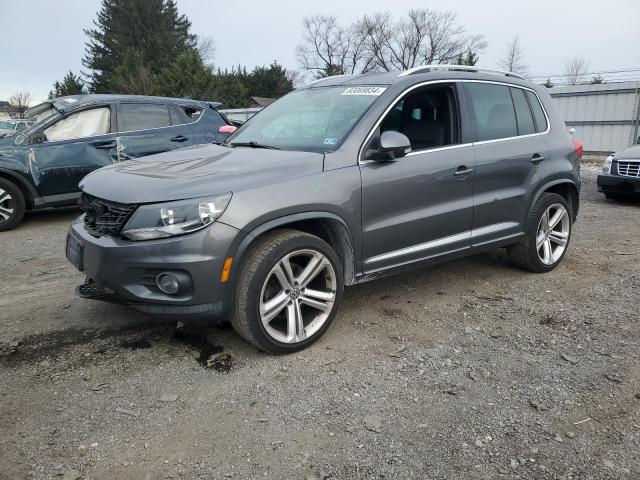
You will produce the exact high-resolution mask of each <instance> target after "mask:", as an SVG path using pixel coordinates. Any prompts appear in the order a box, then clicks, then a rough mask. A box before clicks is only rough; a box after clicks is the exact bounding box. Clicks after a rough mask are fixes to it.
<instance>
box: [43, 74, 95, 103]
mask: <svg viewBox="0 0 640 480" xmlns="http://www.w3.org/2000/svg"><path fill="white" fill-rule="evenodd" d="M83 93H87V92H86V90H85V84H84V80H82V78H80V76H79V75H76V74H74V73H73V72H72V71H69V73H67V74H66V75H65V76H64V78H63V79H62V82H59V81H56V82H55V83H54V84H53V90H51V91H50V92H49V99H51V98H56V97H65V96H67V95H81V94H83Z"/></svg>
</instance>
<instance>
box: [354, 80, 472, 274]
mask: <svg viewBox="0 0 640 480" xmlns="http://www.w3.org/2000/svg"><path fill="white" fill-rule="evenodd" d="M459 118H460V116H459V114H458V107H457V101H456V90H455V87H454V86H453V85H449V86H437V87H427V88H424V89H420V90H417V91H414V92H412V93H411V94H410V95H408V96H406V97H405V98H404V99H402V100H400V101H399V102H398V104H397V105H396V106H395V107H394V108H393V109H392V110H391V111H390V113H389V114H388V115H387V117H386V118H385V119H383V121H382V122H381V124H380V127H379V131H378V132H376V135H379V134H380V133H381V132H382V131H386V130H396V131H400V132H401V133H404V134H405V135H406V136H407V137H408V138H409V140H410V141H411V145H412V151H411V152H410V153H409V154H408V155H406V156H405V157H402V158H399V159H395V160H380V161H373V160H367V159H366V158H365V159H364V160H363V161H361V164H360V170H361V177H362V230H363V244H364V255H363V258H364V271H365V273H372V272H375V271H378V270H382V269H385V268H388V267H394V266H400V265H403V264H407V263H410V262H414V261H418V260H424V259H428V258H432V257H436V256H440V255H444V254H447V253H451V252H455V251H459V250H464V249H467V248H469V245H470V231H471V228H472V223H473V181H474V156H473V147H472V145H471V144H462V143H461V138H462V137H461V132H460V128H459ZM374 141H375V135H374Z"/></svg>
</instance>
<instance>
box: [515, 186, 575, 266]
mask: <svg viewBox="0 0 640 480" xmlns="http://www.w3.org/2000/svg"><path fill="white" fill-rule="evenodd" d="M571 223H572V219H571V213H570V209H569V204H568V203H567V201H566V200H565V199H564V198H563V197H562V196H560V195H558V194H556V193H543V194H542V195H541V196H540V198H539V199H538V201H537V202H536V204H535V205H534V207H533V208H532V209H531V212H530V213H529V216H528V218H527V222H526V225H525V236H524V238H523V239H522V240H520V242H518V243H517V244H515V245H513V246H511V247H508V248H507V253H508V255H509V258H510V259H511V261H512V262H513V263H514V264H515V265H516V266H518V267H520V268H522V269H524V270H529V271H531V272H536V273H544V272H548V271H550V270H553V269H554V268H555V267H556V266H557V265H558V264H559V263H560V261H561V260H562V258H563V257H564V254H565V253H566V252H567V248H568V247H569V241H570V239H571Z"/></svg>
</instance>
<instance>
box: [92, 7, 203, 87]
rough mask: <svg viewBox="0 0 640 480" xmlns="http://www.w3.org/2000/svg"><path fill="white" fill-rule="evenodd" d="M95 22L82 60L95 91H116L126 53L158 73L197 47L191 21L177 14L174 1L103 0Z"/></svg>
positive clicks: (153, 72) (152, 71)
mask: <svg viewBox="0 0 640 480" xmlns="http://www.w3.org/2000/svg"><path fill="white" fill-rule="evenodd" d="M93 23H94V28H93V29H90V30H85V33H86V34H87V36H88V37H89V41H88V42H87V44H86V48H85V55H84V58H83V60H82V63H83V65H84V66H85V67H86V68H88V69H89V70H90V87H91V91H92V92H94V93H107V92H111V91H112V90H113V85H112V83H111V82H112V79H113V76H114V72H115V71H116V69H118V67H121V66H122V64H123V62H124V60H125V54H128V55H129V57H130V58H129V60H130V61H131V59H132V58H133V57H132V56H135V60H136V62H138V63H140V64H141V65H142V66H143V67H144V69H145V70H146V71H148V72H149V73H150V74H152V75H158V74H159V73H160V72H161V71H162V70H163V69H164V68H167V67H168V66H170V65H171V64H172V63H173V62H174V60H175V59H176V58H177V57H178V55H180V54H181V53H183V52H185V51H188V50H193V49H195V47H196V38H195V36H194V35H191V34H190V33H189V28H190V26H191V24H190V22H189V20H188V19H187V18H186V17H185V16H184V15H180V14H179V13H178V10H177V8H176V5H175V3H174V2H173V0H102V6H101V8H100V11H99V12H98V17H97V19H96V20H94V22H93ZM119 81H120V82H121V81H122V78H120V80H119Z"/></svg>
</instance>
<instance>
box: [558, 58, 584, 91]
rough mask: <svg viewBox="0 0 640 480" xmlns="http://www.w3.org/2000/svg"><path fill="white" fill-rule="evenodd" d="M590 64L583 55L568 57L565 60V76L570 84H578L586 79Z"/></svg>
mask: <svg viewBox="0 0 640 480" xmlns="http://www.w3.org/2000/svg"><path fill="white" fill-rule="evenodd" d="M588 69H589V64H588V63H587V61H586V60H585V59H584V58H582V57H573V58H567V59H566V60H565V62H564V76H565V77H566V79H567V83H568V84H569V85H576V84H578V83H580V82H582V81H583V80H584V77H585V75H586V74H587V70H588Z"/></svg>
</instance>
